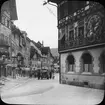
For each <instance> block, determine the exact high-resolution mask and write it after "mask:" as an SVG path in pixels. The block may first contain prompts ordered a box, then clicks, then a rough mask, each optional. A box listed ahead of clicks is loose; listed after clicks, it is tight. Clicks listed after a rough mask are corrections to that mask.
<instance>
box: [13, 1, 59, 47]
mask: <svg viewBox="0 0 105 105" xmlns="http://www.w3.org/2000/svg"><path fill="white" fill-rule="evenodd" d="M44 1H46V0H16V8H17V16H18V20H16V21H15V22H14V23H15V25H16V26H17V27H18V28H19V29H20V30H22V31H26V32H27V36H28V37H29V38H30V39H31V40H34V41H35V42H38V41H40V42H41V43H42V41H43V42H44V46H49V47H50V48H57V47H58V29H57V7H55V6H52V5H50V4H46V5H44V6H43V2H44Z"/></svg>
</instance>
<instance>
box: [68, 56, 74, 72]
mask: <svg viewBox="0 0 105 105" xmlns="http://www.w3.org/2000/svg"><path fill="white" fill-rule="evenodd" d="M74 64H75V60H74V56H73V55H69V56H68V57H67V71H68V72H69V71H74Z"/></svg>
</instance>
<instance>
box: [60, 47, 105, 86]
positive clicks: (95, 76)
mask: <svg viewBox="0 0 105 105" xmlns="http://www.w3.org/2000/svg"><path fill="white" fill-rule="evenodd" d="M103 51H105V47H103V48H101V47H100V48H93V49H88V50H81V51H74V52H71V53H70V52H68V53H62V54H61V75H62V76H61V77H62V80H65V81H66V82H68V81H78V82H84V81H88V82H89V84H90V85H93V84H95V85H97V86H94V87H97V88H102V85H103V83H104V79H105V77H104V76H105V74H100V71H99V70H100V67H99V63H100V62H99V57H100V54H101V53H102V52H103ZM84 52H89V53H90V54H91V55H92V56H93V59H92V60H93V71H92V72H86V73H85V72H81V65H80V64H81V60H80V59H81V56H82V54H83V53H84ZM69 54H72V55H73V56H74V58H75V71H74V72H67V69H66V59H67V56H68V55H69ZM100 86H101V87H100Z"/></svg>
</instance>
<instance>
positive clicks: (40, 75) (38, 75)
mask: <svg viewBox="0 0 105 105" xmlns="http://www.w3.org/2000/svg"><path fill="white" fill-rule="evenodd" d="M40 76H41V74H40V70H38V80H39V79H40Z"/></svg>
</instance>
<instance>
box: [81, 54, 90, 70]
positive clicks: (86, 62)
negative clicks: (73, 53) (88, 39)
mask: <svg viewBox="0 0 105 105" xmlns="http://www.w3.org/2000/svg"><path fill="white" fill-rule="evenodd" d="M82 65H83V66H82V70H83V72H90V71H91V70H92V56H91V55H90V54H89V53H84V54H83V55H82Z"/></svg>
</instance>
